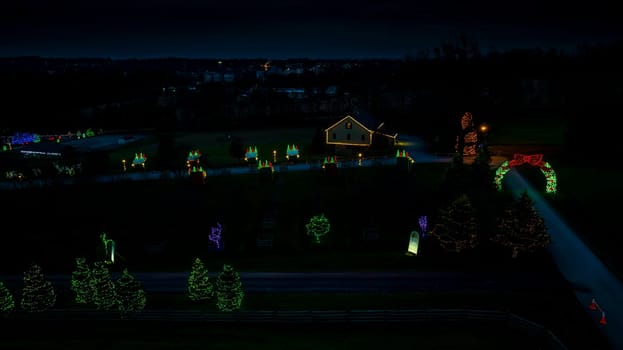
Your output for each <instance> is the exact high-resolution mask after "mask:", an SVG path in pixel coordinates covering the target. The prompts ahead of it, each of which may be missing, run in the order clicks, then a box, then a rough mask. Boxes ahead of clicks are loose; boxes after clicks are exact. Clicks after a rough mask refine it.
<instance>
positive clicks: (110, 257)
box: [100, 232, 116, 264]
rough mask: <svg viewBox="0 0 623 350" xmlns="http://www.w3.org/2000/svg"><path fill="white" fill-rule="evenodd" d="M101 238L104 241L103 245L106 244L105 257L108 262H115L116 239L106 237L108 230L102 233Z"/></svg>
mask: <svg viewBox="0 0 623 350" xmlns="http://www.w3.org/2000/svg"><path fill="white" fill-rule="evenodd" d="M100 239H101V241H102V245H103V246H104V258H105V260H104V261H105V262H106V263H107V264H114V263H115V254H116V253H115V241H113V240H112V239H109V238H106V232H104V233H102V234H101V235H100Z"/></svg>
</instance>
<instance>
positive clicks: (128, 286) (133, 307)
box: [115, 268, 147, 317]
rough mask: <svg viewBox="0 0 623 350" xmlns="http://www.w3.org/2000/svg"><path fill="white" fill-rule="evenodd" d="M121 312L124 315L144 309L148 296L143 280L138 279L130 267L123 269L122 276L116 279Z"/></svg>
mask: <svg viewBox="0 0 623 350" xmlns="http://www.w3.org/2000/svg"><path fill="white" fill-rule="evenodd" d="M115 290H116V292H117V303H118V306H119V312H120V313H121V316H122V317H124V316H125V315H127V314H128V313H137V312H141V311H143V309H144V308H145V304H146V302H147V298H146V296H145V290H143V287H142V285H141V282H139V281H137V280H136V278H134V276H133V275H131V274H130V273H129V272H128V269H127V268H126V269H123V272H122V273H121V276H120V277H119V279H118V280H116V281H115Z"/></svg>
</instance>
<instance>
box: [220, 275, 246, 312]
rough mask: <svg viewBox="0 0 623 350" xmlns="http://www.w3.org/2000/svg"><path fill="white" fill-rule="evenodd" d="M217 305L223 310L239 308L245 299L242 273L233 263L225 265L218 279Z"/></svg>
mask: <svg viewBox="0 0 623 350" xmlns="http://www.w3.org/2000/svg"><path fill="white" fill-rule="evenodd" d="M215 287H216V288H215V290H216V307H217V308H218V309H219V310H221V311H234V310H239V309H240V307H241V306H242V299H244V290H243V289H242V281H241V280H240V274H239V273H238V271H236V270H234V268H233V267H232V266H231V265H227V264H225V265H223V271H222V272H221V273H220V274H219V275H218V277H217V279H216V286H215Z"/></svg>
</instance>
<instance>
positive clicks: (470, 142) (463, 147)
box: [455, 112, 478, 156]
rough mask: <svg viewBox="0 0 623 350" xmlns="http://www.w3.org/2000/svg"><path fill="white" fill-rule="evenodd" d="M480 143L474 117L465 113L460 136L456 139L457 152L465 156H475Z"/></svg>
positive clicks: (462, 118)
mask: <svg viewBox="0 0 623 350" xmlns="http://www.w3.org/2000/svg"><path fill="white" fill-rule="evenodd" d="M477 143H478V132H477V130H476V128H475V126H474V117H473V116H472V114H471V113H470V112H465V113H464V114H463V116H462V117H461V130H460V134H459V135H457V137H456V146H455V148H456V151H457V152H459V153H461V154H462V155H464V156H475V155H476V148H477Z"/></svg>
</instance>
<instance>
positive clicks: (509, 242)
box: [491, 192, 551, 258]
mask: <svg viewBox="0 0 623 350" xmlns="http://www.w3.org/2000/svg"><path fill="white" fill-rule="evenodd" d="M491 240H492V241H493V242H495V243H497V244H500V245H502V246H505V247H509V248H511V249H512V257H513V258H516V257H517V256H518V255H519V253H523V252H530V251H534V250H537V249H541V248H543V247H545V246H547V245H548V244H549V243H550V242H551V237H550V235H549V233H548V232H547V227H546V226H545V220H543V218H542V217H541V216H540V215H539V213H537V211H536V210H535V209H534V206H533V202H532V199H530V197H529V196H528V194H527V193H526V192H524V193H523V194H522V195H521V196H520V197H519V198H518V199H517V200H516V201H515V202H513V203H511V204H510V205H508V206H507V207H506V209H505V210H504V213H503V214H502V215H501V216H500V217H499V218H498V221H497V230H496V235H495V236H493V237H492V239H491Z"/></svg>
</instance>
